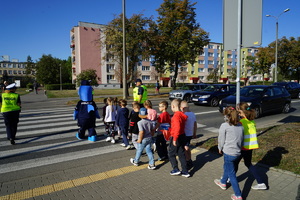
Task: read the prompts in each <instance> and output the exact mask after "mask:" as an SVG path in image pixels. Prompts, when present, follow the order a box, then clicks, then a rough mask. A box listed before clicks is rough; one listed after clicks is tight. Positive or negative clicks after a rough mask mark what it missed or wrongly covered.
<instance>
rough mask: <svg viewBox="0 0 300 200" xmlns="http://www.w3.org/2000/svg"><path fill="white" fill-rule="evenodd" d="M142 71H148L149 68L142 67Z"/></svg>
mask: <svg viewBox="0 0 300 200" xmlns="http://www.w3.org/2000/svg"><path fill="white" fill-rule="evenodd" d="M142 70H143V71H150V66H142Z"/></svg>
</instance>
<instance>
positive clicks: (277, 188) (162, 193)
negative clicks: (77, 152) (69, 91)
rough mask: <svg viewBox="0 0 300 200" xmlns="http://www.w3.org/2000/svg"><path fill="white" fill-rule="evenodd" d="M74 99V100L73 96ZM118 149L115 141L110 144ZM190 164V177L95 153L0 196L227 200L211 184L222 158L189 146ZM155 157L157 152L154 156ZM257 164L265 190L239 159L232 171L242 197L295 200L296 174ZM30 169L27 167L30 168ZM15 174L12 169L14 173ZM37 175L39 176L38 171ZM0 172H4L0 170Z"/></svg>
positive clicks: (31, 97) (36, 102)
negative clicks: (191, 148) (253, 187)
mask: <svg viewBox="0 0 300 200" xmlns="http://www.w3.org/2000/svg"><path fill="white" fill-rule="evenodd" d="M75 99H76V98H75ZM21 101H22V102H23V103H24V104H23V105H24V106H25V105H28V107H30V109H31V108H35V107H38V108H40V107H41V106H42V107H44V106H45V107H47V108H49V106H50V104H51V106H59V105H61V106H65V104H63V102H66V101H67V100H66V99H65V98H64V99H55V100H53V99H47V98H46V96H45V95H44V94H35V93H33V92H31V93H29V94H27V95H23V96H22V97H21ZM116 145H117V147H115V148H118V147H119V145H118V144H116ZM192 152H193V154H192V157H193V160H194V166H195V167H194V168H193V169H192V170H191V171H190V174H191V177H190V178H185V177H182V176H170V174H169V172H170V171H171V165H170V163H169V162H158V161H157V162H156V165H157V169H156V170H149V169H147V163H146V161H147V160H148V158H147V157H146V156H143V157H142V158H141V161H142V162H144V163H143V165H141V166H138V167H136V166H133V165H132V164H131V163H130V162H129V159H130V158H131V157H134V155H135V150H129V151H126V150H122V151H117V152H116V153H108V154H103V155H101V156H95V157H93V158H92V159H91V158H86V159H79V160H76V161H72V162H74V163H73V164H74V165H72V162H71V164H69V165H72V167H69V168H64V167H62V166H63V165H64V163H62V164H61V166H60V165H58V166H50V168H53V169H52V170H53V172H51V173H50V172H48V171H47V170H48V169H47V170H45V171H47V173H42V172H40V171H43V169H39V168H38V169H37V170H36V173H33V172H31V173H33V175H32V176H30V177H29V178H21V177H22V176H21V177H20V178H19V180H12V181H9V182H4V183H2V185H1V191H0V200H2V199H3V200H4V199H35V200H37V199H64V200H65V199H96V200H97V199H113V200H116V199H133V200H136V199H143V200H144V199H161V200H165V199H169V200H177V199H178V200H179V199H191V200H194V199H195V200H196V199H197V200H199V199H200V200H202V199H203V200H217V199H222V200H223V199H230V195H231V194H233V190H232V187H229V188H228V189H227V190H225V191H223V190H221V189H220V188H219V187H218V186H217V185H215V183H214V179H216V178H220V176H221V175H222V171H223V157H221V156H220V155H217V154H213V153H211V152H209V151H206V150H205V149H201V148H195V149H193V151H192ZM155 159H157V155H156V154H155ZM258 167H259V173H260V175H262V177H263V178H264V180H265V181H266V183H267V185H268V186H269V188H268V190H263V191H255V190H252V189H251V186H252V185H254V184H256V181H255V180H254V179H253V177H252V176H251V175H250V174H249V173H248V172H247V168H246V167H245V166H244V164H243V162H241V163H240V166H239V171H238V173H237V177H238V181H239V185H240V188H241V190H242V193H243V197H244V199H248V200H257V199H270V200H295V198H296V196H297V193H298V186H299V184H300V176H296V175H295V174H292V173H290V172H286V171H282V170H276V169H274V168H268V167H262V166H258ZM34 170H35V169H31V171H34ZM16 173H18V172H16ZM39 173H40V174H39ZM3 175H4V176H5V174H3Z"/></svg>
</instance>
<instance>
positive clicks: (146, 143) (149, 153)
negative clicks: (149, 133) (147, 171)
mask: <svg viewBox="0 0 300 200" xmlns="http://www.w3.org/2000/svg"><path fill="white" fill-rule="evenodd" d="M151 144H152V137H147V138H144V139H143V140H142V143H138V149H137V150H136V154H135V158H134V162H135V163H139V161H140V158H141V155H142V153H143V150H144V149H146V154H147V156H148V158H149V165H154V156H153V153H152V149H151Z"/></svg>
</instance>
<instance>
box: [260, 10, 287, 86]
mask: <svg viewBox="0 0 300 200" xmlns="http://www.w3.org/2000/svg"><path fill="white" fill-rule="evenodd" d="M288 11H290V9H289V8H287V9H285V10H284V11H283V12H282V13H280V14H279V15H278V16H273V15H266V17H274V18H275V19H276V41H275V79H274V82H277V70H278V66H277V61H278V19H279V17H280V16H281V15H282V14H283V13H286V12H288Z"/></svg>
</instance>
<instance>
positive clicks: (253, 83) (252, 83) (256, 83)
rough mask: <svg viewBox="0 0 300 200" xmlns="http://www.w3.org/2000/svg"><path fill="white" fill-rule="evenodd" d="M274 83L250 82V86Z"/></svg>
mask: <svg viewBox="0 0 300 200" xmlns="http://www.w3.org/2000/svg"><path fill="white" fill-rule="evenodd" d="M272 83H273V82H271V81H256V82H249V84H250V85H272Z"/></svg>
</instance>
